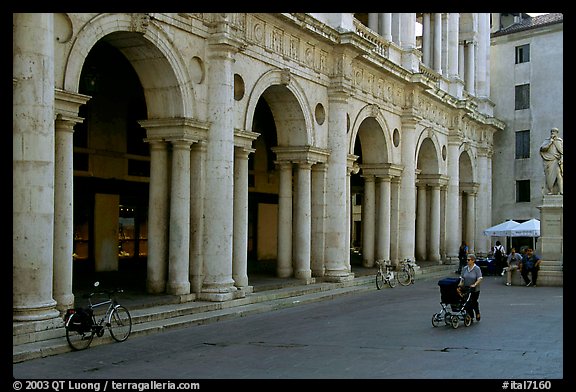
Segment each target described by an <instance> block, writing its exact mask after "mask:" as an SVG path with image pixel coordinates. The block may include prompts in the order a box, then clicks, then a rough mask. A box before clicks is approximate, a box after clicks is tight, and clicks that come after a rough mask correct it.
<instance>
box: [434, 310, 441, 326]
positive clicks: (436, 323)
mask: <svg viewBox="0 0 576 392" xmlns="http://www.w3.org/2000/svg"><path fill="white" fill-rule="evenodd" d="M441 321H442V315H441V314H440V313H434V315H433V316H432V326H433V327H437V326H439V325H440V322H441Z"/></svg>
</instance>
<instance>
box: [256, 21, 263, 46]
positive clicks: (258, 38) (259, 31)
mask: <svg viewBox="0 0 576 392" xmlns="http://www.w3.org/2000/svg"><path fill="white" fill-rule="evenodd" d="M264 28H265V27H264V24H263V23H256V24H255V25H254V40H255V41H256V42H258V43H259V44H263V43H264Z"/></svg>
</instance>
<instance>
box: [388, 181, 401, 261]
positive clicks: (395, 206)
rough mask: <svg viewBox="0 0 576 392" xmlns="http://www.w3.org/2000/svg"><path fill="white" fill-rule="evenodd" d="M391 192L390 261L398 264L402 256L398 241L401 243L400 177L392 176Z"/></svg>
mask: <svg viewBox="0 0 576 392" xmlns="http://www.w3.org/2000/svg"><path fill="white" fill-rule="evenodd" d="M390 190H391V192H390V261H392V263H393V264H394V265H398V262H399V261H400V258H399V256H398V251H399V249H398V243H399V236H398V233H399V220H398V214H399V212H400V178H399V177H394V178H392V183H391V189H390Z"/></svg>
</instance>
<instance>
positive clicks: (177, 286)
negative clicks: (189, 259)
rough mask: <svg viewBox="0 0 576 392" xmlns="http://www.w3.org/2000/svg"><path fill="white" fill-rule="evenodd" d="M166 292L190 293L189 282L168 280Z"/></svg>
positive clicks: (174, 293) (176, 293) (173, 293)
mask: <svg viewBox="0 0 576 392" xmlns="http://www.w3.org/2000/svg"><path fill="white" fill-rule="evenodd" d="M166 293H167V294H172V295H182V294H184V295H186V294H190V282H168V285H167V287H166Z"/></svg>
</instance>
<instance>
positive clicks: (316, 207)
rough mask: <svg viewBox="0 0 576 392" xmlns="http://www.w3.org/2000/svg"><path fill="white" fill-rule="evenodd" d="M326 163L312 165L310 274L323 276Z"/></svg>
mask: <svg viewBox="0 0 576 392" xmlns="http://www.w3.org/2000/svg"><path fill="white" fill-rule="evenodd" d="M325 188H326V164H323V163H319V164H315V165H314V166H312V211H311V213H312V223H311V224H312V244H311V245H312V249H311V254H310V257H311V260H310V268H311V269H312V276H324V246H325V241H324V230H325V225H324V221H325V219H326V217H325V210H326V192H325Z"/></svg>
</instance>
